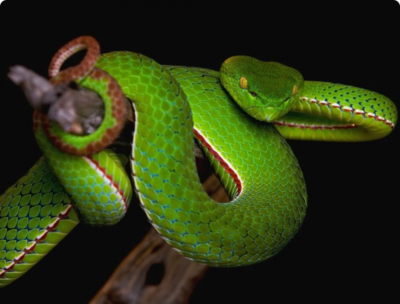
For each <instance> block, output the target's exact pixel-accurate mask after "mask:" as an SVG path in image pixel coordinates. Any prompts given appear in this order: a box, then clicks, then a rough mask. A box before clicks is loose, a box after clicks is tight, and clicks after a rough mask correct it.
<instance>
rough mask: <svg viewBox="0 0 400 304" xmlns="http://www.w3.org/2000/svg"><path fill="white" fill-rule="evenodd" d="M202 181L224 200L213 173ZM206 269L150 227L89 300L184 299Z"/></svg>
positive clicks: (174, 303) (95, 303)
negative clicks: (169, 243) (175, 248)
mask: <svg viewBox="0 0 400 304" xmlns="http://www.w3.org/2000/svg"><path fill="white" fill-rule="evenodd" d="M203 185H207V187H206V188H205V190H206V191H207V192H208V194H209V195H210V196H211V197H212V198H213V199H216V198H218V201H220V202H221V201H227V200H228V196H227V195H226V193H225V191H224V189H223V188H222V186H221V184H220V183H219V181H218V179H217V178H216V176H215V175H211V176H210V177H209V178H208V179H207V181H206V182H205V183H204V184H203ZM207 269H208V266H206V265H204V264H199V263H196V262H193V261H190V260H189V259H186V258H184V257H183V256H181V255H180V254H179V253H177V252H176V251H175V250H174V249H172V247H170V246H169V245H168V244H167V243H166V242H165V241H164V240H163V239H162V238H161V237H160V236H159V235H158V233H157V232H156V231H155V229H153V228H152V229H151V230H150V231H149V233H148V234H147V235H146V237H145V238H144V239H143V241H142V242H141V243H140V244H138V245H137V246H136V248H135V249H133V250H132V252H131V253H130V254H129V255H128V256H127V257H126V258H125V259H124V260H123V261H122V262H121V264H120V265H119V266H118V268H117V269H116V270H115V272H114V273H113V275H112V276H111V277H110V279H109V280H108V282H107V283H106V284H105V285H104V286H103V288H102V289H101V290H100V291H99V292H98V293H97V295H96V296H95V297H94V298H93V299H92V301H91V302H90V304H109V303H110V304H111V303H121V304H122V303H132V304H143V303H146V304H153V303H154V304H156V303H157V304H158V303H163V304H182V303H188V301H189V297H190V295H191V294H192V292H193V289H194V288H195V286H196V284H197V283H198V282H199V281H200V280H201V279H203V277H204V276H205V273H206V271H207ZM157 272H158V273H157Z"/></svg>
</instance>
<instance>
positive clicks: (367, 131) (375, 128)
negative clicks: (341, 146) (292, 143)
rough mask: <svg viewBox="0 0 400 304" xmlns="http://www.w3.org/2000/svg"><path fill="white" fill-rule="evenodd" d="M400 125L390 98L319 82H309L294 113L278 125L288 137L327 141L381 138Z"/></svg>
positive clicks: (306, 82) (300, 94) (354, 88)
mask: <svg viewBox="0 0 400 304" xmlns="http://www.w3.org/2000/svg"><path fill="white" fill-rule="evenodd" d="M396 123H397V109H396V106H395V105H394V103H393V102H392V101H391V100H390V99H389V98H387V97H386V96H384V95H381V94H379V93H376V92H373V91H369V90H365V89H361V88H357V87H352V86H347V85H342V84H335V83H329V82H319V81H305V82H304V88H303V90H302V91H301V92H299V98H298V100H297V101H296V102H295V103H294V105H293V107H292V109H291V111H290V112H289V113H288V114H286V115H285V116H283V117H281V118H280V119H278V120H277V121H275V122H274V124H275V125H276V127H277V129H278V130H279V132H280V133H281V134H282V135H283V136H284V137H285V138H288V139H302V140H325V141H368V140H375V139H379V138H382V137H385V136H387V135H388V134H389V133H390V132H391V131H392V130H393V128H394V127H395V125H396Z"/></svg>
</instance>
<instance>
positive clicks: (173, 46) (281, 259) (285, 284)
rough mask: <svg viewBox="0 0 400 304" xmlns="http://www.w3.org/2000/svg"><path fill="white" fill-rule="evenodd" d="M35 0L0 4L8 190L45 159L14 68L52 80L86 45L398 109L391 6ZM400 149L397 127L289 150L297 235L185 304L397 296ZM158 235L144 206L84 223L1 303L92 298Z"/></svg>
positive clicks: (397, 20)
mask: <svg viewBox="0 0 400 304" xmlns="http://www.w3.org/2000/svg"><path fill="white" fill-rule="evenodd" d="M31 2H32V1H31ZM33 2H34V3H30V4H28V3H21V2H20V1H16V0H6V1H5V2H4V3H3V4H2V5H1V6H0V25H1V27H0V31H1V33H0V35H1V36H0V37H1V40H0V88H1V90H0V101H1V108H0V113H1V117H2V118H1V119H0V130H1V131H0V135H1V143H0V145H1V148H0V153H1V154H0V157H1V160H2V163H1V165H0V172H1V173H2V174H1V183H0V193H2V192H3V191H4V190H5V189H6V188H7V187H8V186H10V185H11V184H12V183H14V182H15V181H16V180H17V179H18V178H19V177H20V176H22V175H23V174H24V173H25V172H26V171H27V170H28V169H29V168H30V166H31V165H32V164H33V163H34V162H35V161H36V160H37V159H38V158H39V157H40V155H41V152H40V151H39V149H38V147H37V145H36V143H35V141H34V138H33V133H32V131H31V114H32V110H31V109H30V108H29V106H28V105H27V103H26V101H25V99H24V96H23V94H22V93H21V91H20V90H19V88H17V87H16V86H14V85H13V84H11V82H10V81H9V80H8V79H7V77H6V74H7V71H8V68H9V67H10V66H11V65H13V64H22V65H25V66H27V67H28V68H31V69H33V70H35V71H36V72H38V73H39V74H41V75H46V73H47V66H48V63H49V62H50V59H51V57H52V55H53V54H54V53H55V52H56V51H57V49H58V48H59V47H61V46H62V45H63V44H65V43H66V42H68V41H69V40H71V39H73V38H75V37H77V36H81V35H91V36H94V37H95V38H96V39H98V40H99V42H100V45H101V47H102V52H109V51H114V50H131V51H136V52H140V53H142V54H145V55H147V56H149V57H152V58H153V59H155V60H156V61H158V62H159V63H161V64H176V65H187V66H200V67H206V68H212V69H219V67H220V64H221V63H222V62H223V60H224V59H226V58H228V57H230V56H232V55H250V56H254V57H257V58H258V59H261V60H265V61H278V62H281V63H283V64H286V65H288V66H292V67H294V68H296V69H298V70H299V71H300V72H301V73H302V74H303V76H304V78H305V79H307V80H320V81H331V82H338V83H345V84H349V85H354V86H359V87H363V88H366V89H370V90H373V91H377V92H379V93H382V94H384V95H386V96H388V97H390V98H391V99H392V100H393V101H394V102H395V103H396V104H397V106H398V108H399V107H400V101H399V100H400V93H399V89H400V85H399V83H400V82H399V80H400V79H399V67H400V65H399V57H398V54H399V47H398V41H399V36H400V35H399V34H400V26H399V25H400V6H399V5H398V4H397V3H396V2H395V1H389V0H388V1H386V0H385V1H376V3H375V4H372V3H370V2H366V1H364V2H363V3H364V4H363V5H362V6H350V4H349V3H350V1H348V3H347V4H346V5H344V6H342V5H339V4H337V3H336V4H335V5H334V6H333V5H329V4H326V2H324V1H320V3H319V4H318V5H316V6H315V5H303V6H302V7H300V6H299V7H291V6H290V5H289V4H287V5H286V6H283V7H279V8H278V7H271V8H268V7H264V8H257V7H252V6H251V5H250V4H249V3H244V2H243V3H240V6H239V7H238V8H236V9H233V8H231V7H215V6H213V7H211V6H207V7H206V6H205V7H201V8H200V7H199V8H195V7H185V8H183V7H180V8H179V9H176V8H175V9H174V8H172V7H168V8H163V7H158V6H157V5H155V4H154V5H153V6H152V7H147V8H144V7H140V6H137V5H136V6H130V7H127V6H125V5H124V6H122V5H118V4H112V2H101V1H97V2H96V5H95V6H94V7H90V6H89V5H87V6H86V7H85V6H82V4H80V5H79V6H78V5H76V4H70V5H66V4H60V3H58V2H57V1H53V4H50V3H47V4H41V5H39V1H33ZM82 2H83V1H82ZM40 3H42V2H40ZM324 3H325V4H324ZM398 142H399V134H398V130H394V132H393V134H391V135H390V136H389V137H387V138H384V139H382V140H379V141H373V142H366V143H322V142H300V141H291V142H290V145H291V146H292V148H293V150H294V152H295V154H296V156H297V158H298V160H299V162H300V165H301V167H302V169H303V172H304V175H305V178H306V182H307V187H308V194H309V207H308V213H307V216H306V219H305V221H304V224H303V227H302V229H301V231H300V232H299V233H298V234H297V236H296V237H295V238H294V239H293V240H292V241H291V243H290V244H289V245H288V246H287V247H286V248H285V249H284V250H283V251H282V252H281V253H279V254H278V255H277V256H276V257H274V258H272V259H270V260H267V261H265V262H263V263H261V264H257V265H253V266H248V267H242V268H234V269H216V268H214V269H211V270H210V271H209V272H208V274H207V276H206V278H205V279H204V280H203V281H202V282H201V283H200V284H199V285H198V286H197V288H196V290H195V292H194V294H193V295H192V297H191V301H190V302H191V303H204V302H208V303H217V302H218V303H228V302H235V301H238V299H245V300H246V303H247V302H249V303H252V302H257V303H259V302H268V303H269V302H271V300H273V302H274V303H275V302H280V301H282V302H285V301H286V300H296V301H303V300H304V301H305V300H318V301H325V300H327V299H334V300H336V301H339V300H363V299H371V298H374V297H376V298H377V299H379V300H384V299H387V300H392V301H393V300H394V299H396V297H397V299H398V298H399V294H398V287H399V283H400V282H399V268H400V267H399V250H398V247H399V246H398V245H399V244H398V243H399V224H398V223H399V219H398V217H399V215H398V206H397V205H398V203H399V195H398V189H399V183H398V181H399V178H398V172H399V162H398V158H399V145H398ZM149 227H150V226H149V224H148V223H147V220H146V218H145V215H144V214H143V212H142V211H141V209H140V208H139V207H138V203H137V201H133V202H132V204H131V209H130V211H129V214H128V215H127V217H126V218H125V219H124V220H123V221H122V222H121V223H120V224H118V225H116V226H115V227H112V228H102V229H95V228H90V227H86V226H84V225H79V226H78V227H77V228H76V229H75V230H74V231H73V232H72V233H71V234H70V235H69V236H68V237H67V238H66V239H65V240H64V241H63V242H62V243H61V244H60V245H58V246H57V247H56V248H55V249H54V250H53V251H52V252H51V253H50V254H49V255H48V256H47V257H46V258H44V259H43V260H42V261H41V262H40V263H39V264H38V265H37V266H35V267H34V268H33V269H32V270H31V271H29V272H28V273H27V274H26V275H24V276H23V277H22V278H21V279H19V280H18V281H16V282H15V283H13V284H12V285H10V286H8V287H7V288H5V289H2V290H0V302H1V303H3V302H4V303H8V302H15V301H18V302H20V303H22V302H25V301H28V300H29V301H34V302H36V300H38V299H41V301H42V303H54V302H57V303H64V302H65V303H71V302H74V303H85V302H88V301H89V300H90V299H91V298H92V297H93V295H94V294H95V293H96V291H97V290H98V289H99V288H100V287H101V286H102V285H103V284H104V283H105V281H106V280H107V278H108V277H109V276H110V275H111V273H112V272H113V270H114V269H115V268H116V266H117V265H118V264H119V263H120V262H121V260H122V259H123V258H124V257H125V256H126V255H127V254H128V253H129V251H130V250H131V249H132V248H133V247H134V246H135V245H136V244H137V243H138V242H139V241H140V239H141V238H142V237H143V236H144V235H145V233H146V232H147V231H148V229H149Z"/></svg>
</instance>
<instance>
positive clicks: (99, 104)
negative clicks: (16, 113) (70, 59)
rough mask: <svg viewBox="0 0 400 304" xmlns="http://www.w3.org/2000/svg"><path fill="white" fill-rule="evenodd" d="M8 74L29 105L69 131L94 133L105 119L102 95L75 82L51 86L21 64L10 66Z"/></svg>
mask: <svg viewBox="0 0 400 304" xmlns="http://www.w3.org/2000/svg"><path fill="white" fill-rule="evenodd" d="M8 77H9V78H10V79H11V80H12V81H13V82H14V83H15V84H16V85H18V86H20V87H21V88H22V89H23V91H24V93H25V96H26V99H27V100H28V102H29V104H30V105H31V106H32V107H33V108H34V109H36V110H39V111H41V112H42V113H45V114H47V115H48V116H49V118H50V119H51V120H52V121H55V122H56V123H58V125H59V126H60V127H61V128H62V129H63V130H64V131H65V132H68V133H73V134H79V135H86V134H91V133H93V132H94V131H95V130H96V129H97V128H98V127H99V126H100V124H101V122H102V121H103V118H104V103H103V100H102V99H101V97H100V96H99V95H98V94H97V93H96V92H93V91H91V90H88V89H84V88H79V87H77V86H76V85H75V83H70V84H58V85H54V84H52V83H51V82H50V81H49V80H47V79H46V78H44V77H42V76H40V75H38V74H36V73H35V72H33V71H31V70H29V69H27V68H25V67H23V66H19V65H17V66H13V67H11V69H10V72H9V73H8Z"/></svg>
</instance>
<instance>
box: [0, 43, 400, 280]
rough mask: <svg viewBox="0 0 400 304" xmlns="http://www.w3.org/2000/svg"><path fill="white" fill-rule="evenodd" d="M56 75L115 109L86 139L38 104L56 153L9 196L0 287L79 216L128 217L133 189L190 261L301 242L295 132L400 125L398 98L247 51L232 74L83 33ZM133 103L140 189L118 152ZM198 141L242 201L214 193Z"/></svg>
mask: <svg viewBox="0 0 400 304" xmlns="http://www.w3.org/2000/svg"><path fill="white" fill-rule="evenodd" d="M81 49H88V50H87V53H86V56H85V58H84V59H83V61H82V62H81V63H80V64H79V65H78V66H76V67H73V68H69V69H66V70H63V71H61V72H60V71H59V70H60V67H61V65H62V63H63V62H64V61H65V60H66V59H67V58H68V57H69V56H71V55H72V54H74V53H76V52H77V51H79V50H81ZM94 66H95V67H94ZM50 78H51V81H52V82H53V83H54V84H59V83H68V82H71V81H75V82H77V83H78V84H79V85H80V86H82V87H84V88H87V89H90V90H94V91H96V92H97V93H98V94H99V95H100V96H101V97H102V99H103V101H104V108H105V115H104V119H103V122H102V124H101V126H100V127H99V128H98V129H97V130H96V131H95V132H93V133H92V134H89V135H86V136H79V135H74V134H70V133H66V132H64V131H62V130H61V129H60V127H59V126H57V125H56V124H55V123H53V122H50V121H49V119H48V118H47V116H46V115H45V114H43V113H40V112H39V111H35V114H34V132H35V136H36V139H37V142H38V144H39V147H40V148H41V149H42V151H43V153H44V157H43V158H41V159H40V160H39V161H38V162H37V163H36V164H35V165H34V166H33V167H32V168H31V169H30V170H29V172H28V173H27V174H26V175H25V176H23V177H22V178H21V179H20V180H19V181H17V182H16V183H15V185H13V186H11V187H10V188H9V189H8V190H7V191H6V192H5V193H4V194H3V195H1V196H0V287H3V286H6V285H8V284H10V283H11V282H13V281H14V280H16V279H17V278H19V277H20V276H21V275H23V274H24V273H25V272H26V271H28V270H29V269H30V268H31V267H32V266H33V265H35V264H36V263H37V262H38V261H39V260H40V259H41V258H42V257H43V256H45V255H46V254H47V253H48V252H49V251H50V250H51V249H52V248H53V247H54V246H55V245H56V244H57V243H59V242H60V241H61V240H62V239H63V238H64V237H65V236H66V235H67V234H68V233H69V232H70V231H71V230H72V229H73V228H74V227H75V226H76V225H77V224H78V223H79V221H81V220H82V221H84V222H86V223H88V224H91V225H112V224H115V223H117V222H118V221H119V220H121V219H122V217H123V216H124V214H125V213H126V210H127V208H128V205H129V202H130V200H131V197H132V194H133V193H134V192H135V193H136V195H137V197H138V198H139V201H140V204H141V206H142V207H143V209H144V211H145V213H146V215H147V217H148V219H149V220H150V222H151V223H152V225H153V226H154V227H155V229H156V230H157V231H158V232H159V233H160V235H161V236H162V237H163V238H164V239H165V241H166V242H168V243H169V244H170V245H171V246H172V247H173V248H174V249H176V250H177V251H178V252H180V253H181V254H182V255H184V256H185V257H187V258H190V259H192V260H194V261H197V262H200V263H206V264H209V265H211V266H219V267H233V266H242V265H249V264H253V263H257V262H261V261H263V260H265V259H267V258H269V257H271V256H273V255H275V254H276V253H278V252H279V251H280V250H281V249H282V248H283V247H284V246H285V245H286V244H287V243H288V242H289V241H290V240H291V239H292V238H293V236H294V235H295V234H296V232H297V231H298V230H299V228H300V226H301V223H302V221H303V219H304V217H305V214H306V208H307V193H306V186H305V182H304V178H303V175H302V171H301V169H300V166H299V164H298V162H297V160H296V158H295V156H294V155H293V153H292V151H291V149H290V147H289V146H288V144H287V143H286V140H285V138H287V139H301V140H325V141H366V140H375V139H379V138H382V137H384V136H386V135H388V134H389V133H390V132H391V131H392V130H393V128H394V127H395V125H396V123H397V110H396V107H395V105H394V104H393V102H392V101H391V100H390V99H388V98H387V97H385V96H383V95H381V94H378V93H375V92H372V91H369V90H365V89H361V88H356V87H352V86H347V85H342V84H334V83H327V82H320V81H304V80H303V77H302V75H301V74H300V73H299V72H298V71H296V70H295V69H292V68H290V67H287V66H284V65H282V64H280V63H276V62H262V61H259V60H257V59H255V58H251V57H246V56H236V57H231V58H229V59H227V60H226V61H225V62H224V63H223V64H222V67H221V70H220V72H217V71H213V70H209V69H204V68H192V67H180V66H162V65H160V64H158V63H157V62H155V61H154V60H153V59H150V58H148V57H146V56H144V55H141V54H138V53H133V52H112V53H107V54H103V55H100V48H99V46H98V44H97V42H96V41H95V40H94V39H93V38H91V37H79V38H77V39H75V40H73V41H71V42H70V43H68V44H67V45H66V46H64V47H63V48H62V49H60V51H59V52H58V53H57V54H56V55H55V57H54V58H53V61H52V63H51V64H50ZM126 98H128V99H126ZM128 101H132V103H130V102H128ZM234 101H236V103H235V102H234ZM128 104H129V105H130V104H131V105H132V107H133V110H134V111H133V112H134V122H135V127H134V132H133V143H132V152H131V154H130V155H128V156H127V157H128V158H129V160H130V164H131V175H132V176H131V177H132V180H133V188H132V184H131V181H130V178H129V176H128V174H127V173H126V172H125V170H124V162H125V159H124V157H121V156H120V155H117V154H116V153H115V152H114V151H113V150H112V149H110V148H108V149H107V146H108V145H110V144H111V143H112V142H113V141H114V140H115V139H116V138H117V137H118V136H119V134H120V132H121V130H122V128H123V126H124V125H125V119H126V116H127V115H128V114H127V113H128V112H129V111H128V112H127V105H128ZM250 115H251V116H252V117H250ZM194 138H195V141H196V142H197V143H198V144H199V145H200V146H201V147H202V149H203V151H204V153H205V154H206V155H207V157H209V159H210V162H211V164H212V166H213V167H214V170H215V172H216V173H217V175H218V176H219V178H220V180H221V182H222V183H223V186H224V188H225V189H226V191H227V193H228V194H229V196H230V198H231V201H230V202H228V203H217V202H215V201H213V200H211V199H210V198H209V197H208V195H207V194H206V192H204V190H203V188H202V185H201V183H200V181H199V177H198V175H197V172H196V165H195V156H194V147H193V140H194Z"/></svg>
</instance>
